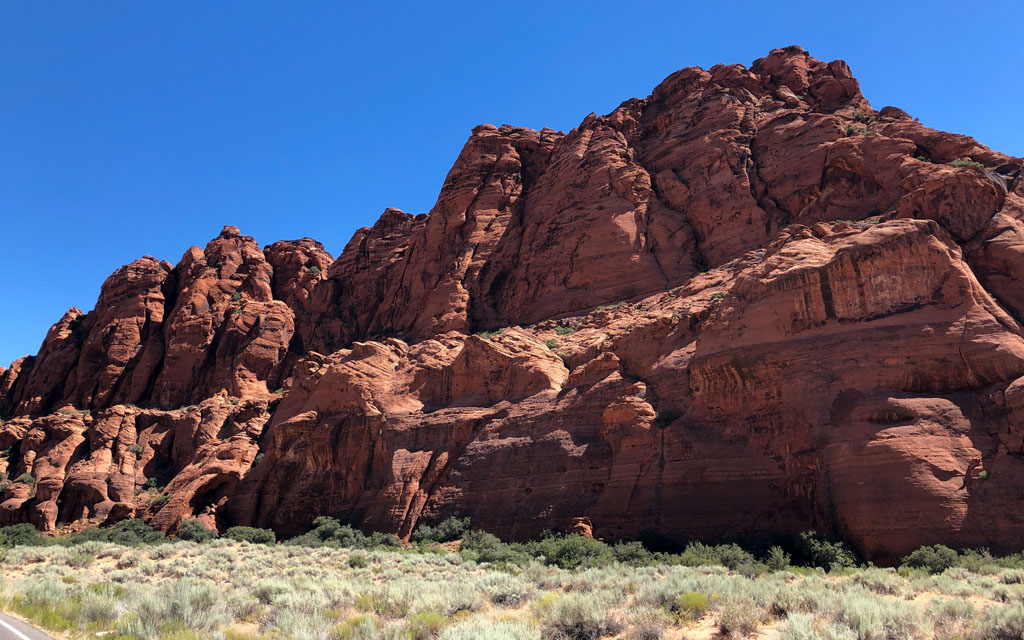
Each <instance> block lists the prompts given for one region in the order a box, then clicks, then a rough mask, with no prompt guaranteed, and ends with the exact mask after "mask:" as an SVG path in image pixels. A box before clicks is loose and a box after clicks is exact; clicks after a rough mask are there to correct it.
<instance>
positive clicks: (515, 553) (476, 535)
mask: <svg viewBox="0 0 1024 640" xmlns="http://www.w3.org/2000/svg"><path fill="white" fill-rule="evenodd" d="M459 553H460V554H461V555H462V557H464V558H466V559H467V560H474V561H476V562H489V563H492V564H497V565H520V566H522V565H526V564H528V563H529V562H530V560H531V556H530V555H529V554H527V553H526V552H524V551H523V550H522V548H521V546H520V545H513V544H508V543H505V542H502V541H501V540H499V539H498V538H497V536H494V535H492V534H490V533H487V532H486V531H480V530H479V529H474V530H471V531H467V532H466V533H465V535H463V536H462V543H461V544H460V545H459Z"/></svg>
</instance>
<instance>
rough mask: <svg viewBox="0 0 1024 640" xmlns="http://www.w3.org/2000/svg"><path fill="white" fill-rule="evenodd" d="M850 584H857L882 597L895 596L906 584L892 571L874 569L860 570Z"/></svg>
mask: <svg viewBox="0 0 1024 640" xmlns="http://www.w3.org/2000/svg"><path fill="white" fill-rule="evenodd" d="M851 582H853V583H854V584H859V585H861V586H863V587H866V588H867V589H870V590H871V591H874V592H875V593H881V594H884V595H890V596H891V595H896V594H898V593H899V591H900V588H901V587H902V586H903V585H904V584H906V583H905V581H904V580H903V578H901V577H900V576H899V575H898V574H896V572H895V571H893V570H892V569H878V568H875V567H872V568H869V569H862V570H860V571H858V572H857V573H855V574H854V575H853V578H852V579H851Z"/></svg>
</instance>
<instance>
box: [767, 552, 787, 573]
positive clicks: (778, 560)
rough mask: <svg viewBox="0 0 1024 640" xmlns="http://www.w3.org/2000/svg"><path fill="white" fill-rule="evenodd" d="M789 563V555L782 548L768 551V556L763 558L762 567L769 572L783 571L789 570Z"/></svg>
mask: <svg viewBox="0 0 1024 640" xmlns="http://www.w3.org/2000/svg"><path fill="white" fill-rule="evenodd" d="M790 562H791V559H790V556H789V554H788V553H786V552H785V550H783V548H782V547H772V548H770V549H768V554H767V555H766V556H765V557H764V565H765V566H766V567H768V570H769V571H785V570H786V569H788V568H789V565H790Z"/></svg>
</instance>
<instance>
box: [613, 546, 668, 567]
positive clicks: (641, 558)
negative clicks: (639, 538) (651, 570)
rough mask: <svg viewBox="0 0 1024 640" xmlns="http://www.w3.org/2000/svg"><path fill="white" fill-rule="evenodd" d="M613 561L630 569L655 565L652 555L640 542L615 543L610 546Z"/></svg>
mask: <svg viewBox="0 0 1024 640" xmlns="http://www.w3.org/2000/svg"><path fill="white" fill-rule="evenodd" d="M612 555H613V556H614V557H615V560H616V561H618V562H621V563H623V564H627V565H629V566H631V567H649V566H651V565H654V564H656V563H657V559H656V558H655V556H654V554H653V553H651V552H650V551H648V550H647V549H646V548H645V547H644V545H643V544H641V543H640V542H617V543H615V544H614V545H612Z"/></svg>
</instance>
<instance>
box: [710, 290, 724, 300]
mask: <svg viewBox="0 0 1024 640" xmlns="http://www.w3.org/2000/svg"><path fill="white" fill-rule="evenodd" d="M711 299H712V300H724V299H725V292H724V291H716V292H714V293H712V294H711Z"/></svg>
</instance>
